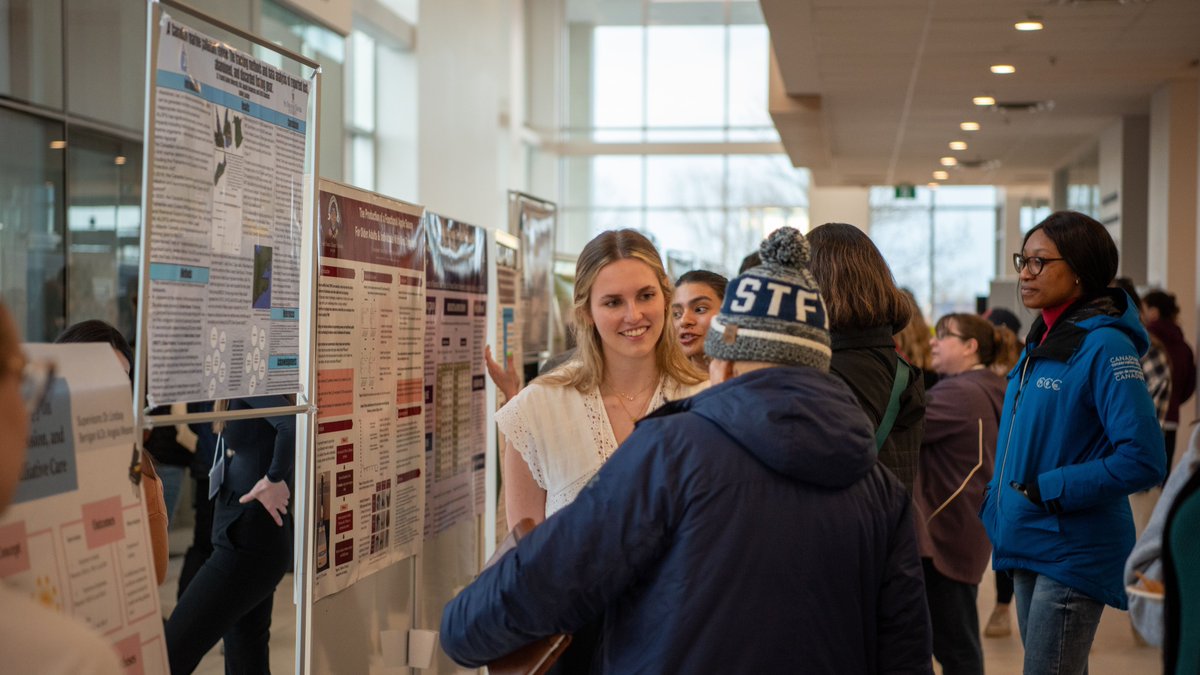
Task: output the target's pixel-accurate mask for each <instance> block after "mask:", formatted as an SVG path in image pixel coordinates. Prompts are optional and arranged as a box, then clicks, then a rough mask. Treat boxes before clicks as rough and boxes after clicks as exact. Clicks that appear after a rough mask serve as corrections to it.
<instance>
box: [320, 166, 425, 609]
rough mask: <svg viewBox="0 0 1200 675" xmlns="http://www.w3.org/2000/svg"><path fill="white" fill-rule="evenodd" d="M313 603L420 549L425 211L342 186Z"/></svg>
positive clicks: (335, 218) (331, 218)
mask: <svg viewBox="0 0 1200 675" xmlns="http://www.w3.org/2000/svg"><path fill="white" fill-rule="evenodd" d="M318 205H319V212H318V213H319V223H320V228H319V231H320V246H319V250H320V254H321V257H320V277H319V281H318V285H317V348H316V354H317V398H316V402H317V407H318V412H317V433H316V448H315V455H314V457H315V468H314V474H313V475H314V488H315V492H316V494H315V495H314V497H313V503H314V504H315V507H316V518H315V521H314V525H313V527H314V530H315V531H314V532H313V537H314V544H315V547H314V560H313V561H312V562H311V565H312V567H311V569H312V570H313V599H314V601H315V600H319V599H321V598H323V597H325V596H328V595H329V594H331V593H334V592H337V591H340V590H342V589H344V588H347V587H348V586H350V585H351V584H354V583H355V582H357V581H358V580H359V579H362V578H364V577H366V576H367V575H370V574H372V573H374V572H377V571H379V570H380V569H382V568H384V567H386V566H388V565H390V564H392V563H394V562H396V561H398V560H401V559H403V558H406V557H408V556H411V555H413V554H415V553H417V552H419V551H420V547H421V542H422V536H421V535H422V533H423V526H424V515H425V482H424V481H423V480H422V472H423V469H424V462H425V452H424V451H425V444H424V432H425V424H424V373H425V371H424V359H425V294H424V276H425V231H424V229H423V226H422V222H421V213H422V211H423V209H422V208H421V207H420V206H414V205H412V204H406V203H404V202H399V201H396V200H392V199H387V198H385V197H381V196H379V195H376V194H373V193H369V192H364V191H362V190H358V189H355V188H352V187H349V186H346V185H341V184H338V183H334V182H331V181H322V182H321V187H320V192H319V195H318Z"/></svg>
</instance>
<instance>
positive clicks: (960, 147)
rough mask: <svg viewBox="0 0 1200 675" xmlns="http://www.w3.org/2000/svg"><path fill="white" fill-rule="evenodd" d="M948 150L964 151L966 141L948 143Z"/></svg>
mask: <svg viewBox="0 0 1200 675" xmlns="http://www.w3.org/2000/svg"><path fill="white" fill-rule="evenodd" d="M950 149H951V150H966V149H967V142H966V141H950Z"/></svg>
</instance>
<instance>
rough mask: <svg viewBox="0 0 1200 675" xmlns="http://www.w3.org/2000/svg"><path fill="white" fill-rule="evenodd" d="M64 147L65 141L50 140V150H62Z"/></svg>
mask: <svg viewBox="0 0 1200 675" xmlns="http://www.w3.org/2000/svg"><path fill="white" fill-rule="evenodd" d="M65 147H67V142H66V141H50V149H51V150H62V149H63V148H65Z"/></svg>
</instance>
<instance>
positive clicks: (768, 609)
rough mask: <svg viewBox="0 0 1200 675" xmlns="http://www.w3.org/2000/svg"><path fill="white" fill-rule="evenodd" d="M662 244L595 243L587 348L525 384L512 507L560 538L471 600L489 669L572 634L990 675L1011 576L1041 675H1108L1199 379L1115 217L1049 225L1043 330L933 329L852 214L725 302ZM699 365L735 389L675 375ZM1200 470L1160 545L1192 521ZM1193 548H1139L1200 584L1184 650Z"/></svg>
mask: <svg viewBox="0 0 1200 675" xmlns="http://www.w3.org/2000/svg"><path fill="white" fill-rule="evenodd" d="M642 239H643V238H642V237H641V235H638V234H637V233H635V232H632V231H628V230H626V231H618V232H606V233H604V234H602V235H600V236H599V237H597V239H595V240H593V241H592V242H591V243H589V244H588V245H587V247H585V249H584V251H583V254H582V255H581V257H580V267H579V270H580V273H579V274H578V276H577V279H576V286H575V308H576V312H575V327H576V334H577V337H578V338H579V340H580V342H581V344H582V345H586V346H585V347H581V348H580V350H578V351H577V352H576V353H575V354H573V355H570V356H569V357H568V358H566V360H565V361H564V362H563V363H562V364H561V365H557V366H556V369H555V370H554V371H552V372H550V373H549V374H543V375H542V376H541V377H539V378H538V379H535V380H534V381H533V382H532V383H531V384H530V386H529V387H527V388H526V389H525V390H524V391H521V392H520V393H517V391H516V386H515V383H514V382H512V381H511V380H510V381H509V382H508V389H509V390H508V391H507V392H506V393H507V394H509V395H510V398H512V397H513V396H515V399H513V400H512V401H511V402H510V403H508V404H507V405H506V406H505V407H504V408H503V409H502V410H501V411H500V413H499V414H498V418H497V419H498V422H499V425H500V430H501V432H502V434H503V437H504V438H505V439H506V442H505V457H504V466H505V469H506V474H505V481H506V487H507V489H508V490H509V492H508V500H507V506H508V512H509V517H510V520H511V521H512V522H515V520H516V519H517V518H519V517H522V516H529V517H531V518H532V519H533V520H534V521H535V522H537V523H541V525H539V526H538V527H537V528H536V529H535V530H534V531H533V533H532V534H530V535H529V536H528V537H527V538H526V539H525V540H523V541H522V542H521V543H520V544H519V545H518V546H517V548H516V550H515V551H514V552H512V553H510V554H508V555H507V556H506V557H505V558H503V559H502V560H501V561H500V562H499V563H498V564H497V565H496V566H494V567H492V568H489V569H488V570H487V571H485V572H484V573H483V574H481V575H480V577H479V579H478V580H477V581H476V582H475V583H474V584H472V585H471V586H469V587H468V588H467V589H465V590H464V591H463V592H462V593H461V594H460V595H459V596H458V597H457V598H455V599H454V600H453V601H452V602H451V603H450V604H449V605H447V607H446V611H445V613H444V615H443V622H442V642H443V646H444V648H445V649H446V651H447V653H448V654H450V655H451V656H452V657H453V658H454V659H455V660H456V661H458V662H459V663H462V664H464V665H468V666H477V665H483V664H486V663H488V662H489V661H491V660H493V659H495V658H497V657H500V656H502V655H504V654H507V653H509V652H512V651H513V650H515V649H517V648H519V647H521V646H522V645H525V644H528V643H529V642H531V641H532V640H533V639H535V638H539V637H543V636H548V635H553V634H559V633H568V634H575V635H584V636H586V637H585V639H584V640H582V641H580V642H576V643H573V645H572V647H571V651H570V652H569V653H568V656H567V657H566V658H564V659H563V660H562V661H560V662H559V665H558V669H559V670H558V672H566V673H573V672H661V671H680V672H690V671H693V670H697V671H714V670H715V671H722V672H760V671H761V672H784V671H789V672H790V671H793V670H795V669H797V668H798V669H799V670H801V671H804V672H831V673H832V672H837V673H841V672H932V667H933V663H934V662H935V661H936V663H937V664H939V665H940V667H941V672H943V673H945V674H946V675H954V674H957V673H982V672H983V649H982V644H981V635H980V630H979V627H980V621H979V617H978V615H977V611H976V603H977V595H978V588H979V584H980V583H981V581H982V579H983V576H984V574H985V571H986V569H987V567H988V564H989V560H990V561H991V566H992V567H993V569H994V570H995V573H996V575H995V576H996V581H997V603H996V610H995V612H994V613H993V614H992V615H991V616H990V617H989V618H988V620H987V622H986V625H987V628H986V631H985V634H986V635H989V636H993V635H1004V634H1007V633H1008V631H1009V630H1011V628H1010V625H1011V624H1010V623H1009V612H1010V610H1009V604H1010V603H1012V602H1013V600H1015V604H1016V618H1017V627H1018V630H1019V633H1020V637H1021V640H1022V642H1023V644H1024V661H1025V663H1024V669H1025V672H1027V673H1086V672H1087V659H1088V654H1089V653H1090V651H1091V647H1092V641H1093V638H1094V636H1095V632H1096V629H1097V626H1098V624H1099V619H1100V615H1101V612H1102V611H1103V609H1104V607H1105V606H1111V607H1115V608H1118V609H1125V608H1126V607H1128V606H1129V599H1128V598H1129V597H1130V596H1129V595H1128V594H1127V593H1126V584H1127V581H1126V578H1125V570H1124V569H1123V568H1124V566H1125V564H1126V561H1127V560H1129V561H1130V563H1131V564H1132V563H1133V561H1134V558H1131V557H1130V552H1131V550H1133V547H1134V539H1135V531H1134V523H1133V518H1132V513H1131V510H1130V506H1129V500H1128V496H1129V495H1130V494H1133V493H1135V492H1139V491H1143V490H1147V489H1150V488H1152V487H1154V486H1157V485H1159V484H1161V483H1162V481H1163V480H1164V478H1165V477H1166V475H1167V472H1168V471H1169V469H1170V466H1171V455H1170V450H1169V449H1168V448H1171V447H1173V444H1174V438H1173V436H1172V435H1168V434H1173V433H1174V431H1175V429H1177V426H1178V405H1179V402H1180V401H1182V400H1186V398H1187V396H1188V395H1190V393H1191V392H1192V390H1193V389H1194V388H1195V380H1194V371H1195V361H1194V357H1193V355H1192V354H1191V352H1190V350H1188V348H1187V345H1186V343H1184V342H1183V341H1182V334H1181V333H1180V332H1179V331H1178V327H1177V325H1175V324H1174V323H1173V322H1174V320H1175V316H1176V315H1177V314H1178V307H1172V306H1171V305H1170V304H1169V303H1167V302H1165V301H1163V300H1162V298H1163V297H1164V296H1165V297H1167V298H1170V296H1169V295H1168V294H1166V293H1163V292H1161V291H1155V292H1152V293H1149V294H1147V296H1146V300H1145V301H1143V300H1141V299H1140V298H1139V297H1138V295H1137V293H1136V290H1135V289H1134V288H1133V287H1132V286H1131V285H1129V284H1127V283H1125V281H1124V280H1115V276H1116V272H1117V264H1118V257H1117V249H1116V246H1115V245H1114V243H1113V241H1112V239H1111V237H1110V236H1109V234H1108V233H1107V231H1106V230H1105V228H1104V227H1103V226H1102V225H1101V224H1100V223H1098V222H1096V221H1095V220H1093V219H1092V218H1089V217H1087V216H1085V215H1082V214H1079V213H1074V212H1058V213H1054V214H1052V215H1051V216H1049V217H1048V218H1046V219H1045V220H1044V221H1043V222H1041V223H1039V224H1038V225H1037V226H1036V227H1034V228H1033V229H1031V230H1030V231H1029V232H1028V233H1027V234H1026V236H1025V239H1024V241H1023V242H1022V247H1021V250H1020V251H1019V252H1017V253H1015V254H1014V256H1013V265H1014V269H1015V271H1016V272H1017V274H1018V276H1019V294H1020V300H1021V302H1022V304H1023V305H1024V306H1025V307H1026V308H1028V309H1029V310H1033V311H1034V312H1035V314H1036V318H1035V319H1034V321H1033V324H1032V326H1031V327H1030V328H1029V330H1028V332H1027V334H1026V336H1025V339H1024V340H1022V339H1021V325H1020V321H1019V319H1018V318H1017V317H1016V315H1015V314H1013V313H1012V312H1011V311H1008V310H1006V309H1003V308H994V309H992V310H990V311H989V312H987V313H985V314H984V315H983V316H979V315H974V314H966V313H951V314H947V315H945V316H942V317H940V318H939V319H938V320H937V321H936V324H935V327H934V329H933V330H930V329H929V328H928V326H927V324H925V322H924V319H923V317H922V316H921V312H920V309H919V308H918V307H917V305H916V302H915V300H914V299H913V298H912V296H911V294H908V293H906V292H905V291H904V290H903V289H900V288H897V286H896V284H895V280H894V277H893V275H892V274H891V271H890V269H889V268H888V266H887V264H886V262H885V261H884V260H883V257H882V256H881V255H880V254H879V251H878V249H876V247H875V246H874V244H873V243H872V242H871V241H870V239H869V238H868V237H867V236H866V235H865V234H864V233H863V232H862V231H861V230H860V229H858V228H856V227H853V226H851V225H847V224H841V223H829V224H825V225H822V226H820V227H817V228H814V229H813V230H812V231H811V232H810V233H809V234H808V235H807V237H806V236H803V235H801V234H800V233H799V232H797V231H795V230H791V229H790V228H783V229H781V230H778V231H776V232H775V233H774V234H772V235H771V236H770V237H769V238H768V239H767V240H766V241H764V242H763V245H762V247H761V250H760V251H758V252H756V253H754V254H751V255H750V256H747V258H746V260H745V261H744V263H743V266H742V269H741V270H740V271H739V275H738V276H737V277H735V278H734V279H732V280H730V281H729V282H728V283H727V284H722V283H721V280H720V278H719V277H715V275H712V273H710V272H705V271H692V272H688V273H687V274H685V275H683V276H682V277H681V278H680V279H679V280H678V281H677V282H676V284H675V285H674V287H672V286H671V285H670V284H667V283H666V275H665V272H664V271H663V269H662V266H661V263H660V262H659V257H658V256H657V254H656V253H655V252H654V251H653V249H652V247H651V245H650V243H649V242H648V241H642ZM634 240H636V241H638V243H639V245H638V246H636V247H621V246H614V245H613V242H614V241H634ZM635 250H636V253H635V252H634V251H635ZM606 271H608V272H610V273H609V274H605V272H606ZM608 280H620V282H621V283H620V284H618V285H615V286H614V285H609V284H607V283H604V282H607V281H608ZM723 286H724V287H723ZM1151 297H1153V298H1154V299H1155V300H1154V302H1155V303H1157V304H1154V305H1152V304H1151V300H1150V299H1151ZM717 307H719V311H717V310H716V308H717ZM1152 308H1157V309H1152ZM669 319H674V321H673V323H672V322H671V321H669ZM1147 329H1149V330H1147ZM1164 336H1165V337H1164ZM701 345H702V346H703V348H701ZM1179 346H1182V349H1180V348H1179ZM671 350H675V351H676V352H678V353H682V354H683V355H684V356H686V357H687V359H689V360H690V362H691V364H692V365H693V366H694V367H695V368H697V369H705V368H707V370H708V374H709V377H708V379H707V381H699V382H697V381H695V380H694V379H687V378H685V377H684V376H683V375H682V374H680V373H673V372H671V371H669V370H668V369H667V368H666V367H665V365H664V364H667V363H670V362H671V361H670V355H669V352H670V351H671ZM1185 350H1187V351H1185ZM634 357H636V358H634ZM488 367H489V372H490V373H491V374H492V375H493V378H494V379H497V381H498V382H502V381H504V376H503V375H501V373H502V372H503V368H502V367H501V366H500V365H499V364H497V363H495V362H494V361H491V360H490V358H489V359H488ZM634 373H640V378H639V377H637V376H635V375H634ZM1189 378H1191V379H1189ZM618 384H619V386H622V387H626V388H627V389H625V390H620V389H614V387H615V386H617V385H618ZM681 385H686V386H681ZM568 388H571V389H574V391H571V392H566V391H564V389H568ZM651 390H653V391H654V395H649V392H650V391H651ZM629 391H633V392H635V393H634V394H633V395H630V394H628V392H629ZM552 392H553V393H552ZM581 396H582V397H584V398H589V397H590V399H591V400H592V403H591V405H590V407H589V406H587V405H574V408H575V409H574V410H567V409H563V410H559V409H558V408H556V407H554V406H563V405H566V403H565V402H566V401H573V400H574V399H576V398H579V397H581ZM627 404H633V405H632V407H631V406H630V405H627ZM535 411H539V412H535ZM540 411H544V412H540ZM539 416H540V417H541V419H540V420H537V421H536V422H535V421H534V419H536V418H537V417H539ZM584 420H586V421H584ZM1172 420H1174V426H1172ZM581 429H586V430H589V431H590V432H591V433H590V435H589V434H588V433H584V434H580V433H578V432H579V430H581ZM581 437H582V438H581ZM592 437H594V439H593V438H592ZM581 446H582V447H581ZM617 446H619V447H617ZM513 450H516V452H513ZM580 457H583V458H586V459H585V460H583V461H580V460H579V459H578V458H580ZM1197 463H1198V462H1196V460H1195V458H1194V453H1191V454H1189V455H1188V457H1186V458H1185V461H1184V462H1181V465H1183V464H1186V465H1187V466H1186V467H1185V468H1184V469H1181V470H1180V472H1178V473H1177V474H1175V479H1177V480H1173V483H1172V484H1170V485H1172V486H1173V488H1174V491H1173V492H1172V493H1171V494H1169V495H1165V496H1164V499H1163V500H1162V501H1161V502H1160V504H1159V510H1160V511H1161V515H1160V514H1159V513H1156V515H1155V518H1156V520H1155V522H1157V523H1158V526H1157V530H1156V531H1150V530H1148V531H1147V533H1146V535H1144V538H1145V537H1149V536H1151V535H1155V536H1157V537H1160V538H1161V537H1162V536H1163V530H1164V529H1166V530H1168V531H1169V530H1170V528H1169V527H1167V526H1166V524H1165V521H1166V514H1167V510H1168V509H1169V507H1170V503H1169V502H1170V501H1172V500H1171V499H1169V497H1172V496H1173V495H1174V494H1176V493H1178V494H1190V493H1189V492H1186V491H1185V490H1184V488H1185V483H1187V479H1188V478H1190V476H1191V474H1192V473H1193V472H1194V466H1193V465H1194V464H1197ZM550 475H554V479H553V480H550V479H549V478H548V477H549V476H550ZM563 485H566V486H570V490H569V491H563V490H562V489H561V487H559V486H563ZM548 491H549V492H552V493H561V495H562V496H561V497H551V498H547V494H548ZM1192 491H1193V492H1194V491H1195V488H1193V489H1192ZM1183 513H1184V516H1183V517H1184V518H1186V517H1189V514H1190V513H1193V512H1188V511H1184V512H1183ZM552 514H553V517H551V515H552ZM1191 517H1193V518H1194V515H1192V516H1191ZM1181 522H1182V521H1181ZM1152 530H1153V528H1152ZM1174 550H1176V549H1175V548H1173V547H1171V546H1169V545H1167V544H1165V543H1162V542H1161V539H1158V540H1155V541H1154V542H1152V543H1147V544H1143V543H1139V548H1138V554H1139V556H1140V557H1139V556H1135V557H1137V558H1138V559H1139V560H1141V561H1142V562H1144V563H1146V564H1144V565H1142V567H1141V569H1139V571H1138V574H1140V575H1141V574H1143V572H1142V571H1141V570H1143V569H1149V571H1148V572H1147V574H1146V575H1143V577H1144V578H1146V579H1148V580H1150V581H1151V582H1152V583H1153V579H1151V577H1154V578H1157V579H1159V580H1162V579H1163V578H1164V577H1167V578H1175V579H1177V580H1183V581H1177V582H1176V586H1177V588H1176V589H1174V591H1173V592H1167V593H1166V596H1167V600H1166V602H1165V605H1166V607H1167V609H1166V610H1165V611H1164V609H1163V605H1164V603H1163V602H1158V603H1157V604H1156V605H1154V606H1153V607H1151V608H1150V609H1146V610H1145V611H1144V612H1143V613H1144V614H1146V615H1147V616H1148V617H1149V618H1148V619H1147V621H1149V622H1152V623H1153V622H1157V623H1156V624H1155V625H1158V626H1160V633H1170V634H1171V635H1172V636H1174V639H1175V640H1176V645H1181V644H1183V643H1181V642H1179V639H1180V636H1181V635H1182V636H1183V639H1185V640H1186V639H1187V636H1188V635H1189V633H1187V632H1186V626H1185V625H1184V624H1186V621H1181V620H1180V614H1179V610H1178V607H1179V603H1181V602H1184V601H1185V600H1184V598H1185V596H1186V595H1187V594H1186V593H1182V594H1181V593H1180V592H1179V588H1178V586H1179V585H1180V584H1183V583H1186V580H1188V579H1192V578H1194V576H1195V574H1194V573H1191V574H1189V572H1188V570H1187V569H1186V568H1183V569H1182V571H1181V568H1180V567H1179V565H1178V564H1176V565H1174V566H1173V567H1172V570H1173V571H1168V570H1166V569H1164V567H1163V565H1164V562H1163V560H1164V559H1165V558H1167V557H1168V556H1169V554H1170V553H1171V552H1172V551H1174ZM1179 550H1180V551H1181V552H1182V553H1186V550H1185V549H1179ZM1150 564H1153V565H1154V567H1153V568H1148V565H1150ZM1172 574H1174V575H1175V576H1174V577H1172ZM1147 575H1148V576H1147ZM1139 578H1142V577H1139ZM1192 583H1195V582H1194V581H1193V582H1192ZM1191 593H1192V595H1191V597H1193V598H1194V596H1195V591H1194V590H1193V591H1192V592H1191ZM1139 597H1140V596H1139ZM1172 598H1174V603H1175V604H1174V605H1172ZM1193 602H1194V600H1193ZM1171 607H1174V608H1175V609H1174V610H1172V609H1171ZM1136 610H1137V607H1136V606H1135V611H1136ZM1164 624H1166V625H1171V626H1174V628H1173V629H1170V630H1167V629H1166V628H1162V626H1163V625H1164ZM1135 625H1137V626H1138V628H1139V630H1147V631H1149V630H1151V629H1149V628H1146V629H1143V628H1142V624H1141V623H1139V622H1137V621H1135ZM1192 630H1193V631H1194V630H1195V628H1192ZM1196 651H1197V650H1196V649H1191V648H1183V649H1180V648H1179V647H1175V648H1171V647H1167V648H1166V649H1165V651H1164V653H1165V654H1166V655H1167V658H1168V663H1167V672H1171V673H1175V672H1180V673H1183V672H1188V673H1191V672H1197V670H1198V669H1200V661H1197V660H1196Z"/></svg>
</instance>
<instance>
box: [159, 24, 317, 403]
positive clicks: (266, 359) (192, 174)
mask: <svg viewBox="0 0 1200 675" xmlns="http://www.w3.org/2000/svg"><path fill="white" fill-rule="evenodd" d="M157 43H158V51H157V54H155V59H156V61H155V64H154V68H153V69H152V72H153V73H154V85H155V86H154V88H153V97H154V101H153V108H152V110H153V117H152V118H151V120H150V128H149V129H148V130H147V135H148V139H149V140H150V143H151V145H150V153H151V155H150V157H149V161H148V164H149V172H148V180H149V185H148V187H147V192H148V193H149V194H148V199H147V203H148V204H149V206H150V210H149V213H150V215H149V220H148V222H149V229H148V235H147V236H148V238H149V244H148V246H149V248H148V250H149V254H148V257H149V279H148V281H147V284H148V289H149V293H148V295H149V297H146V298H142V301H143V302H148V303H149V306H148V321H147V326H148V331H147V334H146V339H147V341H148V348H149V351H148V354H149V373H150V378H149V389H148V397H147V398H148V401H149V403H150V404H151V405H163V404H168V403H175V402H185V401H201V400H211V399H217V398H233V397H244V396H255V395H263V394H276V393H280V394H288V393H296V392H299V391H300V389H301V377H300V367H299V366H300V362H299V356H298V354H299V340H300V337H299V335H300V311H301V310H300V280H301V270H300V255H301V241H302V237H301V233H302V229H303V228H302V219H303V218H304V213H305V209H304V200H305V195H306V186H308V184H309V183H310V182H311V179H310V178H306V176H305V156H306V143H311V142H312V140H311V138H310V137H309V136H308V135H306V134H307V132H308V128H307V125H308V120H307V116H308V109H309V93H310V92H309V90H310V87H311V85H312V84H313V82H312V80H309V79H303V78H297V77H295V76H293V75H290V74H288V73H286V72H284V71H283V70H280V69H279V68H276V67H274V66H272V65H270V64H269V63H267V62H265V61H262V60H260V59H256V58H254V57H252V56H250V55H249V54H246V53H243V52H241V51H238V50H236V49H234V48H232V47H230V46H229V45H226V44H224V43H222V42H219V41H217V40H214V39H213V38H211V37H208V36H207V35H204V34H203V33H200V32H197V31H196V30H194V29H192V28H190V27H188V26H186V25H184V24H181V23H179V22H178V21H176V20H174V19H172V18H171V16H170V15H168V14H166V13H163V14H162V17H161V20H160V22H159V25H158V38H157ZM308 189H309V190H311V187H308ZM307 194H308V195H311V192H307Z"/></svg>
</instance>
